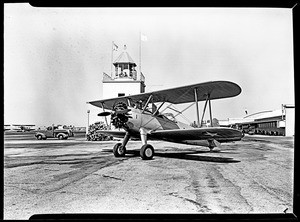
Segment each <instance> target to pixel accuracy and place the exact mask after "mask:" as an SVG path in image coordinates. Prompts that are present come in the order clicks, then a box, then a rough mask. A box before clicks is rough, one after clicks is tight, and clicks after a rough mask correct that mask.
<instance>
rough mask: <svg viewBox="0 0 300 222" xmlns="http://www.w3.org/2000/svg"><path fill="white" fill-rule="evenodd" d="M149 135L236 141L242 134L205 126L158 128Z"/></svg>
mask: <svg viewBox="0 0 300 222" xmlns="http://www.w3.org/2000/svg"><path fill="white" fill-rule="evenodd" d="M149 136H150V137H153V138H156V139H162V140H169V141H170V140H172V141H178V142H180V141H183V140H217V141H218V142H220V143H222V142H230V141H238V140H241V138H242V137H243V136H244V134H243V133H242V132H240V131H239V130H236V129H231V128H226V127H205V128H194V129H174V130H159V131H155V132H151V133H150V135H149Z"/></svg>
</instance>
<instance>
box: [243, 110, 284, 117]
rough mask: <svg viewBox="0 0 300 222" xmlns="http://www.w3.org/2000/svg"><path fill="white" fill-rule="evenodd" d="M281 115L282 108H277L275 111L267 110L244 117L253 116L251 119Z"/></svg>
mask: <svg viewBox="0 0 300 222" xmlns="http://www.w3.org/2000/svg"><path fill="white" fill-rule="evenodd" d="M281 115H282V110H281V109H277V110H273V111H265V112H259V113H255V114H252V115H249V116H246V117H244V119H247V118H249V117H251V119H255V120H261V119H265V118H271V117H277V116H281Z"/></svg>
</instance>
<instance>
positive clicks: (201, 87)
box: [88, 81, 242, 110]
mask: <svg viewBox="0 0 300 222" xmlns="http://www.w3.org/2000/svg"><path fill="white" fill-rule="evenodd" d="M195 88H196V89H197V98H198V101H205V100H206V99H207V94H209V95H210V100H214V99H222V98H228V97H233V96H237V95H239V94H240V93H241V91H242V90H241V88H240V87H239V86H238V85H237V84H235V83H233V82H229V81H210V82H204V83H198V84H193V85H188V86H182V87H176V88H171V89H165V90H159V91H154V92H148V93H141V94H136V95H130V96H122V97H116V98H111V99H103V100H96V101H91V102H88V103H89V104H92V105H94V106H97V107H100V108H103V107H104V108H106V109H110V110H112V107H113V106H114V104H115V103H116V102H124V103H126V104H127V102H128V100H131V101H133V102H137V101H145V100H147V99H148V98H149V97H150V96H152V98H151V100H152V102H153V103H157V102H169V103H173V104H181V103H190V102H194V101H195V91H194V89H195Z"/></svg>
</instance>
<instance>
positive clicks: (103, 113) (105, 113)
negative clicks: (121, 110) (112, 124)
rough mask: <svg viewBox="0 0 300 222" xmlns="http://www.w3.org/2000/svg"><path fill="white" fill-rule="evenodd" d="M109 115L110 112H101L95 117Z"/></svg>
mask: <svg viewBox="0 0 300 222" xmlns="http://www.w3.org/2000/svg"><path fill="white" fill-rule="evenodd" d="M110 114H111V112H102V113H99V114H98V115H97V116H109V115H110Z"/></svg>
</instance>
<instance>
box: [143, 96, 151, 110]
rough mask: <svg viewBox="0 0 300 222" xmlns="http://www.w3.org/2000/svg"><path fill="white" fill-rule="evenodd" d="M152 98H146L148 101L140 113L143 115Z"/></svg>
mask: <svg viewBox="0 0 300 222" xmlns="http://www.w3.org/2000/svg"><path fill="white" fill-rule="evenodd" d="M152 97H153V96H152V95H150V96H149V98H148V100H147V102H146V104H145V106H144V108H143V111H142V113H144V111H145V109H146V108H147V106H148V104H149V102H150V100H151V99H152Z"/></svg>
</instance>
